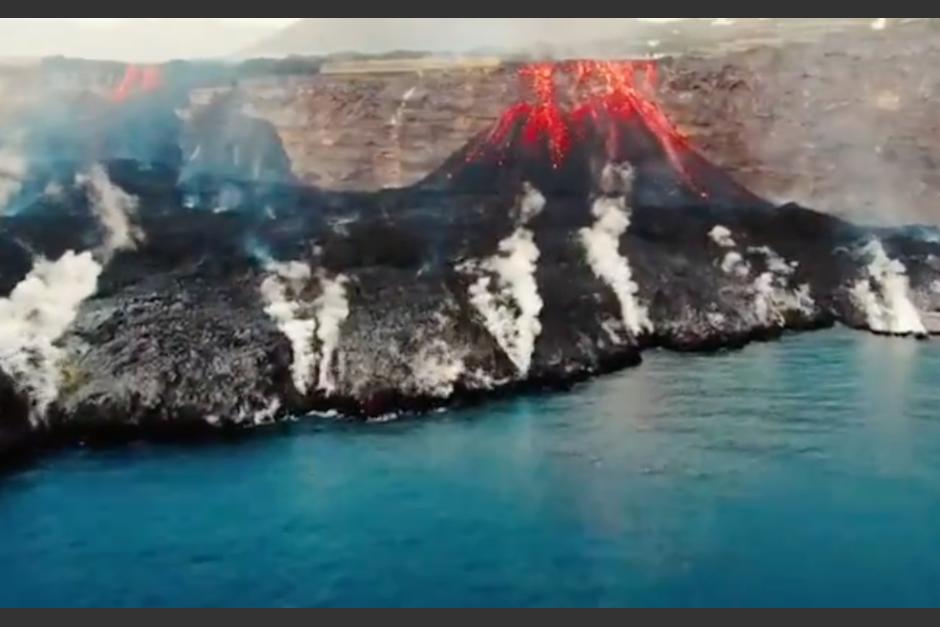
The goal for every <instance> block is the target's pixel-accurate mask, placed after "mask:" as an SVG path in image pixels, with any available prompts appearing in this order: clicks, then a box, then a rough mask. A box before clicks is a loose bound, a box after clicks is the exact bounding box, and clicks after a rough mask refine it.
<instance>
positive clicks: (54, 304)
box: [0, 166, 143, 425]
mask: <svg viewBox="0 0 940 627" xmlns="http://www.w3.org/2000/svg"><path fill="white" fill-rule="evenodd" d="M75 182H76V184H77V185H87V186H88V193H89V198H90V200H91V207H92V211H93V212H94V214H95V216H96V217H97V218H98V220H99V221H100V223H101V225H102V227H103V228H104V230H105V242H104V244H103V245H102V247H101V250H100V251H99V252H100V253H101V257H103V259H104V261H105V262H106V261H107V260H109V259H110V258H111V256H112V254H113V253H114V252H115V251H116V250H121V249H129V248H133V247H134V245H135V244H136V242H138V241H140V240H141V239H142V238H143V234H142V232H141V231H140V230H139V229H137V228H136V227H135V226H133V225H132V223H131V217H132V216H133V214H134V210H135V208H136V206H137V201H136V199H135V198H134V197H132V196H130V195H128V194H126V193H125V192H124V191H123V190H121V189H120V188H118V187H116V186H115V185H113V184H112V183H111V181H110V180H109V179H108V175H107V173H106V172H105V171H104V169H103V168H101V167H100V166H95V167H94V168H92V170H91V172H90V173H89V175H87V176H80V177H77V178H76V181H75ZM103 269H104V268H103V265H102V264H101V263H99V262H98V261H96V260H95V257H94V256H93V255H92V253H91V252H89V251H86V252H83V253H75V252H74V251H68V252H66V253H65V254H64V255H62V256H61V257H60V258H59V259H58V260H56V261H49V260H47V259H44V258H38V259H37V260H36V261H35V263H34V265H33V269H32V270H31V271H30V273H29V274H28V275H27V276H26V278H25V279H23V280H22V281H20V283H19V284H17V285H16V287H15V288H14V289H13V291H12V292H11V294H10V296H9V297H8V298H4V299H0V369H2V370H3V371H4V372H5V373H6V374H7V375H8V376H10V377H12V379H13V381H14V383H15V384H16V385H17V386H18V387H19V388H20V389H21V390H22V391H24V392H25V393H26V395H27V396H28V398H29V401H30V405H31V409H30V420H31V421H32V423H33V424H34V425H38V424H39V423H41V422H42V421H43V419H44V418H45V416H46V414H47V411H48V409H49V406H50V405H51V404H52V403H53V402H54V401H55V400H56V398H57V397H58V395H59V389H60V387H61V383H62V378H63V374H62V359H63V357H64V351H63V349H62V348H61V347H59V346H57V345H56V342H57V341H58V340H59V339H60V338H61V337H62V335H63V334H64V333H65V332H66V330H67V329H68V327H69V325H71V324H72V322H73V321H74V320H75V317H76V316H77V315H78V309H79V306H80V305H81V304H82V302H84V301H85V300H86V299H88V298H90V297H91V296H93V295H94V294H95V292H96V291H97V288H98V278H99V277H100V276H101V272H102V271H103Z"/></svg>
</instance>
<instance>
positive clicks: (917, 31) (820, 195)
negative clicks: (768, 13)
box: [716, 18, 940, 226]
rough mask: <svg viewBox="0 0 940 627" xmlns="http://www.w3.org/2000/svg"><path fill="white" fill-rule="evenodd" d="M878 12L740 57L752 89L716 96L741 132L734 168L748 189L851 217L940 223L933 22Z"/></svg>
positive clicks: (939, 51)
mask: <svg viewBox="0 0 940 627" xmlns="http://www.w3.org/2000/svg"><path fill="white" fill-rule="evenodd" d="M879 20H881V21H877V22H875V24H876V25H878V26H879V29H880V30H878V32H873V31H872V29H868V28H863V29H858V30H857V31H852V32H850V33H844V34H842V35H839V36H835V37H827V38H822V39H820V40H819V41H816V42H814V43H813V44H812V45H802V46H800V45H787V46H779V47H776V48H775V49H774V51H773V54H759V53H757V52H755V53H754V54H750V55H742V56H740V57H739V58H738V59H736V60H735V63H736V64H738V63H739V65H738V66H737V67H739V68H740V70H741V71H742V72H744V73H745V76H746V79H745V80H746V84H747V88H746V89H738V90H736V91H735V92H733V93H732V94H731V95H726V94H716V96H718V99H720V100H725V101H726V103H725V109H724V110H725V111H728V112H732V111H733V112H736V113H737V115H738V119H736V120H734V122H735V123H736V124H741V125H743V126H741V128H743V129H745V130H744V131H742V133H743V136H742V137H741V138H740V139H741V141H742V142H743V143H744V144H745V146H742V147H740V148H738V149H736V152H737V153H738V154H742V153H744V152H750V154H749V155H748V157H747V162H745V163H742V164H741V167H740V170H741V174H742V178H743V181H744V182H745V183H750V184H751V186H752V187H753V188H754V189H755V191H757V192H760V193H763V194H765V195H766V196H767V197H769V198H773V199H775V200H779V201H797V202H800V203H802V204H805V205H808V206H812V207H816V208H819V209H820V210H823V211H826V212H829V213H836V214H838V215H841V216H844V217H846V218H848V219H851V220H854V221H861V222H867V223H873V224H879V225H886V226H898V225H902V224H909V223H930V224H938V223H940V213H938V211H937V191H938V180H937V178H936V176H935V174H936V168H935V165H934V164H935V163H936V162H937V160H938V158H940V152H938V150H937V149H936V146H937V141H936V120H937V118H938V115H940V104H938V101H937V99H936V97H935V94H936V93H937V88H938V86H940V83H938V81H937V80H936V79H935V76H936V67H937V63H938V62H940V46H938V45H937V43H936V42H937V37H936V25H935V24H929V23H926V22H924V23H921V22H917V23H903V24H902V23H899V22H898V20H895V19H892V20H890V21H888V20H886V18H879ZM734 94H736V95H734ZM716 114H717V112H716ZM727 158H728V159H729V160H734V159H736V158H737V157H736V156H734V155H731V154H729V155H728V157H727Z"/></svg>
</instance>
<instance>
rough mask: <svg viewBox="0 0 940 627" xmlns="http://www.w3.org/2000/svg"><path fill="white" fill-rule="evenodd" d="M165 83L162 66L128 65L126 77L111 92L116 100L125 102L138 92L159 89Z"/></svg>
mask: <svg viewBox="0 0 940 627" xmlns="http://www.w3.org/2000/svg"><path fill="white" fill-rule="evenodd" d="M162 85H163V75H162V74H161V72H160V68H157V67H153V66H139V65H128V66H127V69H125V70H124V77H123V78H122V79H121V82H120V83H118V86H117V87H115V88H114V91H112V92H111V99H112V100H113V101H114V102H124V101H125V100H127V99H128V98H130V97H131V96H132V95H134V94H136V93H145V92H149V91H153V90H155V89H159V88H160V87H161V86H162Z"/></svg>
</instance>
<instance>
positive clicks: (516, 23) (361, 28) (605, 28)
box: [242, 18, 899, 57]
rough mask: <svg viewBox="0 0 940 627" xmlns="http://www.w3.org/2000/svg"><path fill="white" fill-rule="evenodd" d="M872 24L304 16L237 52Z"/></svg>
mask: <svg viewBox="0 0 940 627" xmlns="http://www.w3.org/2000/svg"><path fill="white" fill-rule="evenodd" d="M889 19H899V18H889ZM874 23H875V22H874V18H840V19H816V18H776V19H763V18H736V19H727V18H696V19H688V20H678V21H668V22H664V21H650V20H649V19H646V20H641V19H635V18H571V19H562V18H525V19H522V18H462V19H453V18H370V19H350V18H305V19H302V20H300V21H298V22H296V23H295V24H292V25H291V26H288V27H287V28H285V29H283V30H281V31H280V32H278V33H276V34H274V35H272V36H271V37H269V38H267V39H264V40H262V41H261V42H260V43H258V44H257V45H254V46H251V47H249V48H247V49H245V50H244V51H243V52H242V56H244V57H252V56H274V57H277V56H288V55H320V54H335V53H339V52H359V53H368V54H383V53H387V52H391V51H396V50H414V51H428V52H454V53H467V52H476V53H487V54H492V53H503V54H519V53H532V54H536V55H544V56H589V55H624V54H630V55H638V54H647V53H652V52H658V53H662V52H666V53H673V52H679V51H683V50H693V49H694V50H698V49H710V48H715V47H722V46H725V45H728V44H732V45H733V44H735V43H738V42H740V43H745V44H746V43H747V42H752V41H753V42H761V43H765V42H767V41H768V40H771V41H772V40H776V39H791V40H792V39H811V38H814V37H818V36H819V35H821V34H824V33H827V32H832V31H834V30H838V29H842V28H869V27H871V25H873V24H874ZM886 24H887V25H890V22H887V23H886Z"/></svg>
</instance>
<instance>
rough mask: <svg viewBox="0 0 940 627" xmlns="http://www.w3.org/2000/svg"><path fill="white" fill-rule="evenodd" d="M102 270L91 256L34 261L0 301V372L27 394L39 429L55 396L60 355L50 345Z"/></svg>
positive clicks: (70, 255) (90, 292) (91, 290)
mask: <svg viewBox="0 0 940 627" xmlns="http://www.w3.org/2000/svg"><path fill="white" fill-rule="evenodd" d="M101 270H102V267H101V266H100V265H99V264H98V263H97V262H96V261H95V260H94V258H93V257H92V255H91V253H88V252H84V253H81V254H75V253H74V252H72V251H69V252H67V253H65V254H64V255H62V257H61V258H59V259H58V260H57V261H54V262H52V261H48V260H45V259H39V260H38V261H37V262H36V263H35V265H34V266H33V269H32V271H31V272H30V273H29V275H27V276H26V278H25V279H23V280H22V281H21V282H20V283H19V284H18V285H17V286H16V287H15V288H14V289H13V292H12V293H11V294H10V296H9V297H8V298H4V299H0V368H2V369H3V371H4V372H6V373H7V374H8V375H9V376H11V377H12V378H13V380H14V381H15V382H16V384H17V385H18V386H20V388H21V389H23V391H25V392H26V394H27V395H28V397H29V399H30V403H31V409H32V411H31V415H30V420H31V421H32V422H33V424H34V425H38V424H39V423H40V422H41V421H42V420H43V419H44V417H45V415H46V411H47V409H48V407H49V405H50V404H51V403H52V402H53V401H55V399H56V398H57V396H58V391H59V387H60V384H61V381H62V372H61V370H60V365H61V360H62V357H63V354H64V352H63V350H62V349H61V348H60V347H58V346H56V344H55V342H56V341H57V340H58V339H59V338H60V337H61V336H62V335H63V334H64V333H65V331H66V330H67V329H68V327H69V325H70V324H72V322H73V321H74V320H75V316H76V314H77V312H78V307H79V305H81V303H82V302H83V301H84V300H85V299H87V298H89V297H91V296H92V295H94V293H95V290H96V289H97V285H98V276H99V275H100V274H101Z"/></svg>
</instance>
